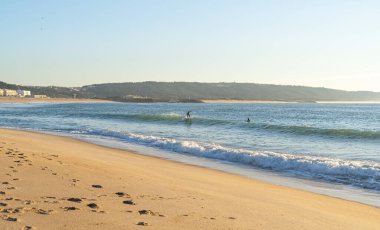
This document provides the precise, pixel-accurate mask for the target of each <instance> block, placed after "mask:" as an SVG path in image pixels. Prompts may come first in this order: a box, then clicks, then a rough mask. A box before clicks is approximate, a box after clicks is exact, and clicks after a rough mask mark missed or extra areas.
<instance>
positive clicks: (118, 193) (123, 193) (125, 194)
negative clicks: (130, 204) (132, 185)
mask: <svg viewBox="0 0 380 230" xmlns="http://www.w3.org/2000/svg"><path fill="white" fill-rule="evenodd" d="M115 194H116V195H117V196H118V197H126V198H130V197H131V196H130V195H129V194H127V193H125V192H117V193H115Z"/></svg>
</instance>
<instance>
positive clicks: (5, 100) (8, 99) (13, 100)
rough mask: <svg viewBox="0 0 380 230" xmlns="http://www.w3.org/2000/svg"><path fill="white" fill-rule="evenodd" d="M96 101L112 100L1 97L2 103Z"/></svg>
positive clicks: (0, 101)
mask: <svg viewBox="0 0 380 230" xmlns="http://www.w3.org/2000/svg"><path fill="white" fill-rule="evenodd" d="M94 102H110V101H106V100H100V99H72V98H26V97H0V103H94Z"/></svg>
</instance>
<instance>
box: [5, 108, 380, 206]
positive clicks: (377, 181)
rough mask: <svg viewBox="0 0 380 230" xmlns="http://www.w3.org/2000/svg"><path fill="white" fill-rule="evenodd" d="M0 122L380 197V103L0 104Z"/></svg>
mask: <svg viewBox="0 0 380 230" xmlns="http://www.w3.org/2000/svg"><path fill="white" fill-rule="evenodd" d="M186 111H192V113H191V114H192V119H191V120H185V119H184V118H185V113H186ZM248 117H249V118H250V120H251V122H250V123H247V122H246V119H247V118H248ZM0 126H1V127H7V128H17V129H27V130H34V131H39V132H48V133H56V134H60V135H65V136H72V137H76V138H81V139H85V140H88V141H91V142H95V143H98V144H104V145H109V146H114V147H115V146H116V147H120V148H135V149H137V150H139V149H141V148H144V151H145V152H146V151H148V152H149V151H150V154H151V155H155V154H156V155H157V156H159V157H165V158H170V159H174V160H179V161H182V162H186V163H194V162H195V164H201V165H203V166H206V167H207V166H209V165H210V167H212V168H217V169H221V170H223V169H224V168H228V167H233V168H235V172H239V170H240V171H242V170H243V171H244V170H245V171H244V172H242V173H240V174H243V175H246V174H249V173H247V172H249V170H250V169H252V170H253V171H252V173H251V174H255V175H256V174H257V173H260V172H265V173H274V174H275V175H278V176H279V177H280V178H281V177H282V176H283V177H284V178H287V179H289V178H297V179H301V181H303V182H301V185H300V186H299V187H302V186H303V185H302V183H305V184H308V182H309V181H310V182H318V183H319V182H320V183H323V184H324V186H327V187H328V186H329V185H331V186H332V187H336V186H338V187H339V188H341V189H342V190H344V189H346V188H347V189H348V190H350V189H353V190H355V191H361V192H359V195H357V194H356V195H355V196H357V197H359V198H357V199H354V200H358V201H362V200H361V198H360V196H363V197H364V196H365V195H363V194H367V195H368V194H370V195H369V196H370V197H372V198H373V199H372V201H371V199H369V200H370V201H368V200H367V201H366V202H365V203H369V204H373V205H379V204H380V203H379V204H377V203H376V202H373V200H376V199H378V200H380V197H379V196H378V194H380V104H180V103H154V104H133V103H94V104H90V103H75V104H1V105H0ZM123 146H124V147H123ZM162 152H164V153H165V154H164V155H162V154H160V153H162ZM194 158H195V159H198V160H196V161H194V160H191V159H194ZM189 159H190V160H189ZM189 161H191V162H189ZM197 162H198V163H197ZM216 162H217V163H216ZM221 162H222V163H221ZM211 165H213V166H211ZM220 165H227V166H226V167H225V166H220ZM247 170H248V171H247ZM226 171H228V170H226ZM232 171H234V170H232ZM280 180H281V179H280ZM343 193H344V192H342V194H343ZM338 196H339V195H338Z"/></svg>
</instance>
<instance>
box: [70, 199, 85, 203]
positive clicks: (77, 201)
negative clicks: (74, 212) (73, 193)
mask: <svg viewBox="0 0 380 230" xmlns="http://www.w3.org/2000/svg"><path fill="white" fill-rule="evenodd" d="M67 200H68V201H71V202H76V203H81V202H82V199H81V198H69V199H67Z"/></svg>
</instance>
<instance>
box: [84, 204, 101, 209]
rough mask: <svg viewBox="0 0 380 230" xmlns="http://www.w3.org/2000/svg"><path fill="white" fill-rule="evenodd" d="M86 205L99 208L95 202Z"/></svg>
mask: <svg viewBox="0 0 380 230" xmlns="http://www.w3.org/2000/svg"><path fill="white" fill-rule="evenodd" d="M87 206H88V207H90V208H93V209H98V208H99V206H98V205H97V204H95V203H90V204H88V205H87Z"/></svg>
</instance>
